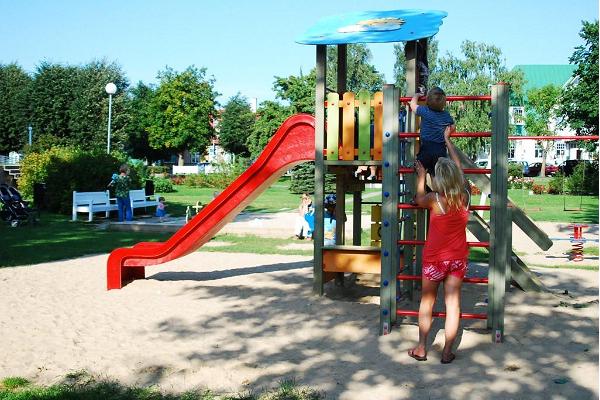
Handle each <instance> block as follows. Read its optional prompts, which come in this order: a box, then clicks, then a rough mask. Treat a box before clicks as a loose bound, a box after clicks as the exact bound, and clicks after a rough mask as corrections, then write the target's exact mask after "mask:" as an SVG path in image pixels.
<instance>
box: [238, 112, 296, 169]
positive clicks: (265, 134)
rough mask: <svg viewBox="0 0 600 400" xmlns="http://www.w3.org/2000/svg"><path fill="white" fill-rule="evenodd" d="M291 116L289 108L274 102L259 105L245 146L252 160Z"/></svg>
mask: <svg viewBox="0 0 600 400" xmlns="http://www.w3.org/2000/svg"><path fill="white" fill-rule="evenodd" d="M292 114H293V112H292V111H291V108H290V107H288V106H284V105H282V104H280V103H277V102H275V101H263V102H262V103H260V106H259V107H258V110H257V111H256V121H255V123H254V126H253V127H252V132H251V133H250V136H248V138H247V140H246V146H247V147H248V150H249V151H250V156H251V157H252V158H256V157H258V155H259V154H260V153H261V152H262V151H263V150H264V148H265V146H266V145H267V143H268V142H269V140H271V137H273V135H274V134H275V132H277V129H279V127H280V126H281V124H282V123H283V121H285V119H286V118H287V117H289V116H290V115H292Z"/></svg>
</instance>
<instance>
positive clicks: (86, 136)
mask: <svg viewBox="0 0 600 400" xmlns="http://www.w3.org/2000/svg"><path fill="white" fill-rule="evenodd" d="M109 82H112V83H114V84H115V85H116V86H117V92H116V93H115V94H114V95H113V96H112V119H111V127H110V136H111V137H110V148H111V150H118V151H122V150H123V149H124V148H125V144H126V141H127V136H126V132H125V128H124V127H125V126H126V125H127V123H128V122H129V120H130V114H128V113H126V112H125V104H124V103H125V102H126V98H127V95H126V94H127V89H128V87H129V82H128V80H127V78H126V77H125V74H124V73H123V71H122V70H121V67H120V66H119V65H117V64H116V63H108V62H107V61H105V60H101V61H92V62H90V63H88V64H86V65H84V66H83V67H78V68H77V72H76V76H75V79H74V81H73V84H74V85H75V88H74V89H75V97H74V98H73V101H72V102H71V104H70V107H69V113H68V118H69V131H70V132H71V135H72V137H71V138H70V139H69V144H71V145H73V146H76V147H79V148H84V149H88V150H91V149H94V150H104V149H106V144H107V132H106V130H107V126H108V95H107V93H106V89H105V87H106V84H107V83H109Z"/></svg>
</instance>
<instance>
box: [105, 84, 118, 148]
mask: <svg viewBox="0 0 600 400" xmlns="http://www.w3.org/2000/svg"><path fill="white" fill-rule="evenodd" d="M104 89H105V90H106V93H108V133H107V140H106V153H107V154H110V120H111V116H112V95H113V94H115V93H117V85H115V84H114V83H112V82H110V83H107V84H106V87H105V88H104Z"/></svg>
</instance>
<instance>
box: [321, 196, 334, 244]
mask: <svg viewBox="0 0 600 400" xmlns="http://www.w3.org/2000/svg"><path fill="white" fill-rule="evenodd" d="M335 204H336V198H335V194H328V195H327V196H325V201H324V202H323V206H324V208H325V212H324V217H325V218H324V219H325V220H324V223H323V238H324V241H323V245H325V246H335V228H336V221H335Z"/></svg>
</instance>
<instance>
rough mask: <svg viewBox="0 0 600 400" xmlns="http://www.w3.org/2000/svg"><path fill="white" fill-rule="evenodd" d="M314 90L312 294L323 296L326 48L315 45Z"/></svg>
mask: <svg viewBox="0 0 600 400" xmlns="http://www.w3.org/2000/svg"><path fill="white" fill-rule="evenodd" d="M316 58H317V67H316V75H317V76H316V81H317V82H316V83H317V84H316V89H315V104H316V106H315V197H314V203H313V205H314V207H315V231H314V232H313V240H314V265H313V293H315V294H318V295H323V283H324V281H323V268H321V265H322V264H323V253H322V249H323V198H324V197H325V194H324V192H325V164H324V162H323V161H324V160H323V148H324V147H325V146H324V144H325V106H324V105H325V80H326V76H327V46H325V45H317V57H316Z"/></svg>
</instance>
